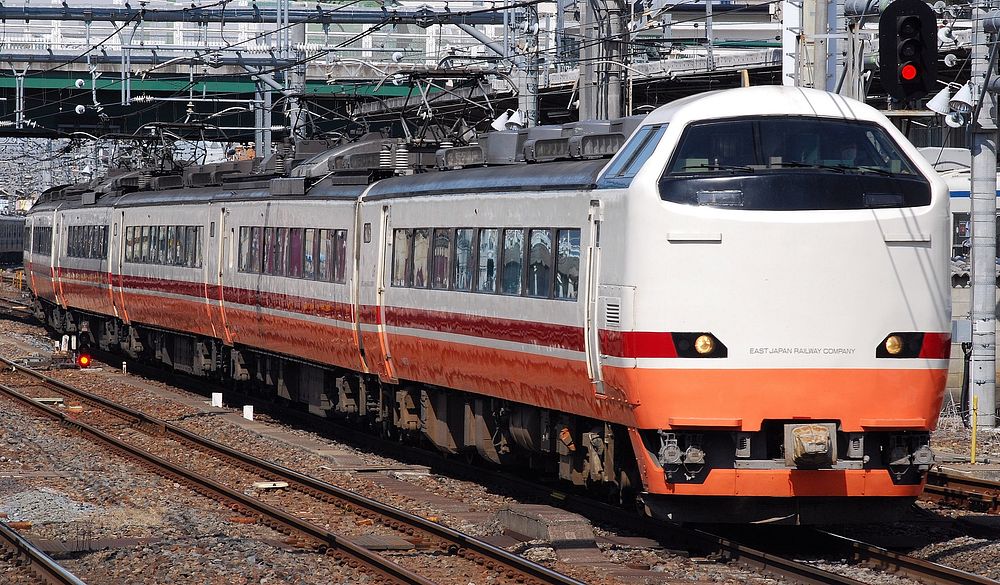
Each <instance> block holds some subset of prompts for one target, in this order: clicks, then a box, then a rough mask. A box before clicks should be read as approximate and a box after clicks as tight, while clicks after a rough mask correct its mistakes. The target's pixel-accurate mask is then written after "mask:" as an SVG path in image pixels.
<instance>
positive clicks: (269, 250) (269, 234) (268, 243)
mask: <svg viewBox="0 0 1000 585" xmlns="http://www.w3.org/2000/svg"><path fill="white" fill-rule="evenodd" d="M264 274H274V228H264Z"/></svg>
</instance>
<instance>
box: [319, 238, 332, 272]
mask: <svg viewBox="0 0 1000 585" xmlns="http://www.w3.org/2000/svg"><path fill="white" fill-rule="evenodd" d="M319 280H322V281H324V282H330V281H332V280H333V230H319Z"/></svg>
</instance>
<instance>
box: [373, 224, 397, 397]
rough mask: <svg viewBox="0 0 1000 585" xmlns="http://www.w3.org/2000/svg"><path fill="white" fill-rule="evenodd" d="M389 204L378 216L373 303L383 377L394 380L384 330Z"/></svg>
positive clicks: (389, 258)
mask: <svg viewBox="0 0 1000 585" xmlns="http://www.w3.org/2000/svg"><path fill="white" fill-rule="evenodd" d="M389 217H390V215H389V206H388V205H383V206H382V213H381V215H380V217H379V247H378V264H377V268H376V274H375V286H376V293H377V300H376V303H375V322H376V327H377V329H378V340H379V345H380V346H381V348H382V358H383V360H384V364H385V376H384V377H385V378H387V381H391V382H396V368H395V366H394V365H393V363H392V352H391V351H390V349H389V336H388V332H387V331H386V323H385V321H386V319H385V315H386V310H385V297H386V289H387V287H388V286H389V278H391V271H390V270H389V269H388V267H389V263H390V262H391V261H392V239H391V236H390V235H389V233H390V229H389V226H390V221H389Z"/></svg>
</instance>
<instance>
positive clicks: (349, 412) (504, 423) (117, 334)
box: [34, 300, 642, 505]
mask: <svg viewBox="0 0 1000 585" xmlns="http://www.w3.org/2000/svg"><path fill="white" fill-rule="evenodd" d="M34 311H35V316H36V317H37V318H38V319H39V320H42V321H43V322H45V323H46V324H47V326H48V327H49V328H50V329H51V330H53V331H54V332H56V333H58V334H60V335H62V334H70V335H77V337H78V339H79V340H80V343H81V345H82V346H83V347H88V346H89V347H94V348H99V349H100V350H102V351H107V352H111V353H118V354H122V355H125V356H128V357H129V358H131V359H133V360H137V361H141V362H144V363H150V364H156V365H159V366H165V367H168V368H171V369H172V370H174V371H177V372H182V373H184V374H188V375H191V376H195V377H204V378H208V379H211V380H213V381H215V382H218V383H221V384H224V385H230V386H232V387H233V388H234V389H236V390H239V391H241V392H245V393H247V394H251V395H254V396H260V397H263V398H265V399H277V400H279V401H282V402H284V403H285V404H286V406H288V407H290V408H295V409H298V410H305V411H308V412H309V413H311V414H313V415H316V416H320V417H337V418H339V419H342V420H345V421H351V422H353V423H355V424H357V425H358V426H360V427H364V428H366V429H368V430H370V431H371V432H373V433H375V434H378V435H380V436H383V437H391V438H394V439H398V440H402V441H407V442H410V443H414V444H421V445H424V446H432V447H434V448H436V449H437V450H439V451H441V452H442V453H445V454H447V455H450V456H460V457H465V458H467V459H469V460H473V459H482V460H484V461H487V462H489V463H492V464H496V465H504V466H508V465H514V466H518V467H520V468H523V469H528V470H531V471H532V473H533V475H535V476H536V477H537V476H538V475H539V474H542V475H543V476H545V477H551V478H552V479H556V478H558V479H560V480H565V481H567V482H569V483H571V484H572V485H574V486H579V487H581V488H586V489H587V490H588V491H589V492H590V493H592V494H593V493H600V494H605V495H606V497H607V499H608V500H611V501H616V502H619V503H626V504H630V505H631V504H632V503H633V502H634V501H635V498H636V495H637V494H638V492H639V491H641V489H642V485H641V480H640V478H639V473H638V469H637V466H636V458H635V456H634V454H633V452H632V446H631V443H630V441H629V437H628V433H627V430H626V429H625V428H624V427H620V426H617V425H612V424H609V423H607V422H605V421H600V420H594V419H587V418H584V417H580V416H577V415H572V414H567V413H561V412H556V411H552V410H548V409H543V408H538V407H534V406H530V405H523V404H516V403H511V402H508V401H504V400H499V399H494V398H490V397H488V396H478V395H474V394H470V393H466V392H461V391H456V390H452V389H447V388H440V387H436V386H430V385H426V384H421V383H417V382H409V381H403V380H401V381H400V382H399V383H398V384H390V383H385V382H383V381H381V380H379V379H378V377H377V376H374V375H368V374H362V373H359V372H355V371H351V370H347V369H342V368H337V367H334V366H324V365H320V364H315V363H310V362H305V361H302V360H298V359H295V358H291V357H288V356H283V355H278V354H273V353H267V352H262V351H260V350H257V349H254V348H248V347H240V346H237V347H230V346H226V345H224V344H223V343H222V342H221V341H220V340H218V339H212V338H207V337H197V336H192V335H188V334H182V333H177V332H174V331H168V330H163V329H158V328H154V327H146V326H141V325H126V324H124V323H122V322H121V321H120V320H118V319H115V318H109V317H107V316H102V315H95V314H89V313H84V312H80V311H76V310H65V309H62V308H61V307H58V306H56V305H52V304H50V303H48V302H44V301H38V300H36V301H35V303H34Z"/></svg>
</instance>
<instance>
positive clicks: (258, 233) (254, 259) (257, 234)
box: [247, 227, 264, 274]
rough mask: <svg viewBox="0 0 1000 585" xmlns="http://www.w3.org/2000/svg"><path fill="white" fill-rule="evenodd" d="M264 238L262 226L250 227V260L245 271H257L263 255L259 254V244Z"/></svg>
mask: <svg viewBox="0 0 1000 585" xmlns="http://www.w3.org/2000/svg"><path fill="white" fill-rule="evenodd" d="M263 240H264V228H262V227H253V228H250V262H249V264H248V265H247V272H251V273H254V274H256V273H259V272H260V270H261V263H262V262H263V256H262V255H261V244H262V242H263Z"/></svg>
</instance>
